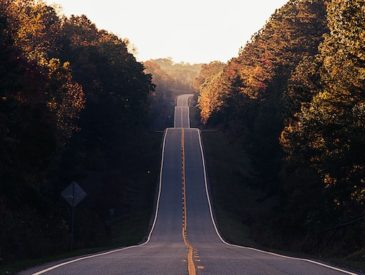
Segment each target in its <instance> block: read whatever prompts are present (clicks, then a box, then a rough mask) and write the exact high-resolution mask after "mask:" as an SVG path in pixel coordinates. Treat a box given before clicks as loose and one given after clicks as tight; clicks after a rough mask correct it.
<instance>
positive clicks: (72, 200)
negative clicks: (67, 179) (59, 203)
mask: <svg viewBox="0 0 365 275" xmlns="http://www.w3.org/2000/svg"><path fill="white" fill-rule="evenodd" d="M86 195H87V194H86V192H85V191H84V190H83V189H82V188H81V186H80V185H79V184H78V183H77V182H75V181H73V182H71V184H70V185H69V186H67V187H66V188H65V189H64V190H63V191H62V193H61V196H62V197H63V198H64V199H65V200H66V201H67V202H68V204H69V205H70V206H71V241H70V250H72V249H73V243H74V229H75V207H76V206H77V205H78V204H79V203H80V202H81V201H82V200H83V199H84V198H85V197H86Z"/></svg>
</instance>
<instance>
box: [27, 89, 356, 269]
mask: <svg viewBox="0 0 365 275" xmlns="http://www.w3.org/2000/svg"><path fill="white" fill-rule="evenodd" d="M191 96H192V95H183V96H179V97H178V98H177V106H176V107H175V120H174V128H169V129H167V130H166V131H165V136H164V141H163V154H162V155H163V156H162V161H161V174H160V188H159V196H158V200H157V206H156V215H155V219H154V224H153V227H152V229H151V233H150V235H149V237H148V240H147V241H146V242H145V243H143V244H141V245H138V246H133V247H127V248H121V249H117V250H112V251H108V252H104V253H99V254H94V255H88V256H84V257H79V258H74V259H69V260H64V261H60V262H56V263H50V264H47V265H44V266H39V267H36V268H32V269H30V270H27V271H24V272H22V273H21V274H45V273H46V274H85V275H86V274H149V275H150V274H156V275H157V274H189V275H191V274H270V275H275V274H295V275H297V274H308V275H309V274H311V275H312V274H354V273H351V272H348V271H345V270H341V269H338V268H335V267H332V266H328V265H325V264H322V263H318V262H314V261H310V260H306V259H298V258H291V257H286V256H282V255H277V254H273V253H270V252H265V251H260V250H257V249H253V248H247V247H240V246H234V245H230V244H227V243H225V242H224V241H223V240H222V238H221V237H220V235H219V233H218V231H217V229H216V225H215V223H214V219H213V216H212V212H211V210H212V209H211V203H210V199H209V192H208V186H207V181H206V174H205V164H204V157H203V151H202V144H201V138H200V131H199V130H198V129H191V128H190V122H189V106H188V105H189V98H190V97H191ZM268 230H270V229H268Z"/></svg>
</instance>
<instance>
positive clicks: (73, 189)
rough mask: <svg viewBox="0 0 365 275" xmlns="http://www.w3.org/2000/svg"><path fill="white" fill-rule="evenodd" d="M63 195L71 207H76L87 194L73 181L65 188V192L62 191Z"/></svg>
mask: <svg viewBox="0 0 365 275" xmlns="http://www.w3.org/2000/svg"><path fill="white" fill-rule="evenodd" d="M61 195H62V197H63V198H64V199H65V200H66V201H67V202H68V203H69V205H71V207H75V206H76V205H78V204H79V203H80V202H81V201H82V200H83V199H84V198H85V197H86V195H87V194H86V192H85V191H84V190H83V189H82V188H81V186H80V185H79V184H78V183H77V182H75V181H73V182H71V184H70V185H69V186H67V187H66V188H65V190H63V191H62V193H61Z"/></svg>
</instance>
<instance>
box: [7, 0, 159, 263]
mask: <svg viewBox="0 0 365 275" xmlns="http://www.w3.org/2000/svg"><path fill="white" fill-rule="evenodd" d="M128 46H129V42H128V40H126V39H121V38H119V37H117V36H115V35H113V34H111V33H109V32H107V31H105V30H100V29H98V28H97V27H96V26H95V24H93V23H92V22H91V21H90V20H89V19H88V18H87V17H86V16H71V17H65V16H63V15H60V14H59V13H58V11H57V10H55V8H54V7H51V6H48V5H46V4H45V3H43V2H42V1H35V0H34V1H33V0H16V1H14V0H1V1H0V60H1V62H0V168H1V169H0V179H1V180H0V216H1V219H0V265H1V264H7V263H9V262H12V261H14V260H18V261H19V260H22V259H32V258H39V257H44V256H50V255H55V254H57V253H58V254H59V253H64V252H66V251H68V249H69V243H70V241H69V240H70V208H69V206H68V204H67V203H66V201H64V199H63V198H62V197H61V195H60V193H61V192H62V190H63V189H64V188H65V187H66V186H68V185H69V184H70V183H71V182H72V181H76V182H78V183H79V184H80V185H81V186H82V188H83V189H84V190H85V192H86V193H87V196H86V199H85V200H84V201H83V202H81V204H80V206H78V207H77V209H76V214H75V215H76V218H75V238H74V239H75V241H74V248H76V249H80V248H85V247H97V246H107V245H109V244H114V245H116V244H117V243H119V244H120V245H128V244H132V243H133V244H134V243H137V242H139V241H141V240H142V238H144V236H145V234H146V231H147V229H148V227H149V222H150V216H151V213H152V209H153V203H154V194H155V190H156V186H157V177H158V170H159V162H160V143H161V138H162V134H156V133H153V132H151V131H150V129H149V122H150V116H149V102H150V98H151V93H152V92H153V91H154V87H155V86H154V84H153V83H152V76H151V75H150V74H147V73H145V71H144V70H145V67H144V65H143V64H142V63H140V62H137V61H136V58H135V57H134V55H133V53H131V52H129V51H128ZM131 231H133V232H134V234H130V232H131Z"/></svg>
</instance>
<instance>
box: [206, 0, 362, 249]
mask: <svg viewBox="0 0 365 275" xmlns="http://www.w3.org/2000/svg"><path fill="white" fill-rule="evenodd" d="M364 16H365V2H364V1H363V0H353V1H342V0H330V1H325V0H291V1H289V2H288V3H287V4H286V5H285V6H283V7H282V8H281V9H279V10H277V11H276V12H275V13H274V14H273V15H272V17H271V18H270V20H269V21H268V22H267V24H266V25H265V26H264V27H263V28H262V29H261V30H260V31H259V32H258V33H256V34H255V35H254V36H253V37H252V39H251V40H250V41H249V42H248V43H247V45H246V46H245V47H243V48H242V49H241V50H240V52H239V55H238V57H235V58H233V59H231V60H230V61H229V62H228V64H226V65H225V66H224V67H223V68H218V69H217V70H215V69H214V68H215V67H216V64H214V63H213V64H210V65H207V66H208V67H211V68H212V70H211V72H210V74H209V76H208V77H206V76H204V77H203V80H204V81H201V80H200V79H199V84H200V88H199V90H200V95H199V106H200V109H201V117H202V120H203V122H205V123H207V124H208V125H210V126H214V125H215V126H217V127H220V128H221V129H223V130H224V131H225V132H226V133H227V134H228V135H229V136H230V137H231V138H232V139H233V140H239V142H240V143H241V144H242V145H243V147H244V148H245V150H246V151H247V154H248V155H249V156H250V160H251V162H252V167H253V171H251V173H252V174H251V176H252V177H251V178H250V181H251V183H252V184H253V185H254V186H256V188H258V190H261V191H260V192H261V193H262V194H263V197H265V198H266V199H267V200H270V199H273V198H275V199H274V201H276V205H275V207H274V209H271V210H268V211H267V215H266V216H264V217H261V218H260V217H252V219H254V220H256V222H255V223H254V225H253V227H254V228H255V230H253V232H255V233H253V234H256V235H255V237H256V238H257V239H260V240H261V242H264V243H266V245H273V246H276V247H285V248H288V247H295V245H296V246H297V247H296V249H298V247H299V249H303V250H306V251H316V252H318V251H322V250H323V251H330V253H332V254H336V253H337V254H340V255H347V254H350V253H353V252H354V251H361V249H363V248H364V243H365V239H364V235H363V233H361V232H363V218H364V213H365V212H364V211H365V196H364V194H365V154H364V152H365V138H364V137H365V127H364V126H365V124H364V122H365V116H364V106H365V82H364V80H365V65H364V64H365V63H364V62H365V49H364V44H365V32H364V30H365V17H364ZM203 68H204V67H203ZM202 74H205V72H204V71H202ZM263 225H265V228H267V227H270V228H272V231H271V233H272V234H273V235H274V236H276V237H275V238H276V240H273V239H272V238H273V236H268V235H269V234H268V232H264V231H263V230H261V231H260V229H258V228H259V227H261V228H262V226H263ZM255 226H256V227H255ZM256 229H257V230H256ZM265 236H266V237H265ZM281 240H285V241H281ZM290 240H291V242H290ZM304 240H307V241H304ZM334 240H335V241H334ZM288 243H290V244H289V245H288Z"/></svg>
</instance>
